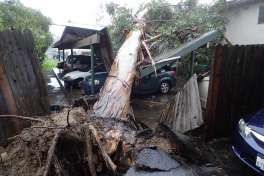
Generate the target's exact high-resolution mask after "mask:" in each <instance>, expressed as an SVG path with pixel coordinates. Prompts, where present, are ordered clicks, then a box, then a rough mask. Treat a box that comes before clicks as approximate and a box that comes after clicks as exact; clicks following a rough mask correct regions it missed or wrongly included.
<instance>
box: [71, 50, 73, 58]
mask: <svg viewBox="0 0 264 176" xmlns="http://www.w3.org/2000/svg"><path fill="white" fill-rule="evenodd" d="M71 56H73V49H72V48H71Z"/></svg>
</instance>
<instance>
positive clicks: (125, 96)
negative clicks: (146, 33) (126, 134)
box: [93, 29, 142, 120]
mask: <svg viewBox="0 0 264 176" xmlns="http://www.w3.org/2000/svg"><path fill="white" fill-rule="evenodd" d="M141 37H142V33H141V31H140V30H139V29H138V30H134V31H131V32H130V33H129V34H128V36H127V38H126V40H125V42H124V43H123V45H122V46H121V48H120V49H119V52H118V54H117V56H116V58H115V60H114V63H113V65H112V67H111V70H110V72H109V75H108V78H107V79H106V82H105V84H104V87H103V88H102V89H101V92H100V94H99V100H98V101H97V102H96V103H95V104H94V107H93V110H94V115H95V116H97V117H103V118H116V119H121V120H127V119H128V116H129V113H130V112H131V107H130V94H131V89H132V85H133V81H134V77H135V75H136V66H137V59H138V53H139V49H140V46H141Z"/></svg>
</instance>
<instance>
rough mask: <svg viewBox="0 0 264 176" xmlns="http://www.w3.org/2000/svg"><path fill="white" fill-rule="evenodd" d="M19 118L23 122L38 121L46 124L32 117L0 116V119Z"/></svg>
mask: <svg viewBox="0 0 264 176" xmlns="http://www.w3.org/2000/svg"><path fill="white" fill-rule="evenodd" d="M10 117H11V118H17V119H22V120H30V121H36V122H45V121H44V120H40V119H36V118H32V117H26V116H19V115H0V118H10Z"/></svg>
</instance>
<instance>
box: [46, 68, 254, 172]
mask: <svg viewBox="0 0 264 176" xmlns="http://www.w3.org/2000/svg"><path fill="white" fill-rule="evenodd" d="M44 75H45V77H46V81H47V84H48V85H47V86H48V93H49V100H50V104H51V105H69V103H70V102H71V101H72V100H73V99H75V98H78V97H80V96H81V95H82V92H81V91H80V90H78V89H73V90H71V91H68V92H67V97H65V94H64V90H63V89H62V88H61V87H60V85H59V84H58V82H57V79H56V77H55V76H54V74H53V72H45V73H44ZM180 86H182V84H181V85H178V87H177V88H175V89H174V90H173V91H172V93H171V94H168V95H161V94H156V95H148V96H144V97H133V98H132V101H131V102H132V107H133V111H134V114H135V117H136V119H137V120H139V121H141V122H142V123H144V124H145V125H146V126H148V127H149V128H151V129H152V130H155V129H156V127H157V125H158V124H159V119H160V115H161V113H162V111H163V109H164V108H165V107H166V105H167V104H168V102H169V101H170V99H171V98H173V94H174V93H175V92H176V91H177V89H178V88H180ZM207 146H208V148H209V150H210V151H211V153H212V155H214V157H215V158H216V159H217V160H218V162H220V163H222V164H221V165H222V168H224V170H225V171H226V173H227V175H230V176H257V174H256V173H255V172H253V171H252V170H251V169H249V168H248V167H247V166H245V165H244V164H242V163H241V162H240V161H239V160H238V159H237V158H236V157H235V155H234V154H233V152H232V150H231V145H230V141H229V140H217V141H213V142H210V143H208V144H207ZM134 172H135V170H133V168H131V170H130V171H129V172H128V175H129V173H134ZM141 174H142V175H146V173H143V172H142V173H141Z"/></svg>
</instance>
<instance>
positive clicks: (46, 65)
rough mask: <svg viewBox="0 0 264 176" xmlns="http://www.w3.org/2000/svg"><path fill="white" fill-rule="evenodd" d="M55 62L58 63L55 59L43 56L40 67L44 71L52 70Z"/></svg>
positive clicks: (55, 64)
mask: <svg viewBox="0 0 264 176" xmlns="http://www.w3.org/2000/svg"><path fill="white" fill-rule="evenodd" d="M57 63H58V61H57V60H55V59H51V58H48V57H45V58H44V60H43V62H42V65H41V67H42V69H43V70H44V71H50V70H52V69H53V68H54V67H56V66H57Z"/></svg>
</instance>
